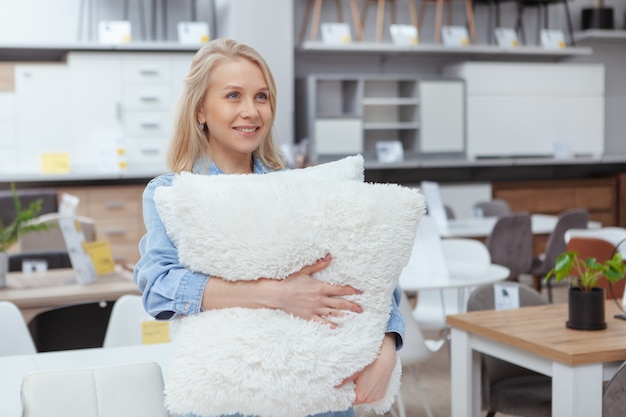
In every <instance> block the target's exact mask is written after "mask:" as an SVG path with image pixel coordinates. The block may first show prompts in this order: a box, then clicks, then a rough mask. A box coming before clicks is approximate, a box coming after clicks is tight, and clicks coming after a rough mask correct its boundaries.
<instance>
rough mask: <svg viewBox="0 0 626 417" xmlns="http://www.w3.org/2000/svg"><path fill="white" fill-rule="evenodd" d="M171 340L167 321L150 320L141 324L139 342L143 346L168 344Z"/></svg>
mask: <svg viewBox="0 0 626 417" xmlns="http://www.w3.org/2000/svg"><path fill="white" fill-rule="evenodd" d="M171 340H172V339H171V338H170V322H169V321H159V320H150V321H144V322H141V342H142V343H143V344H144V345H151V344H155V343H169V342H171Z"/></svg>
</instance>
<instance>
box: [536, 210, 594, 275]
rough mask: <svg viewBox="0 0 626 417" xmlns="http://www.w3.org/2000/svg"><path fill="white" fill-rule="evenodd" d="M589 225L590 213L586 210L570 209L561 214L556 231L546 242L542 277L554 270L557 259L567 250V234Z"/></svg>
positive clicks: (555, 227)
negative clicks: (569, 231) (571, 230)
mask: <svg viewBox="0 0 626 417" xmlns="http://www.w3.org/2000/svg"><path fill="white" fill-rule="evenodd" d="M588 223H589V211H587V210H586V209H569V210H565V211H563V212H561V213H560V214H559V218H558V219H557V221H556V226H554V230H553V231H552V233H550V236H549V237H548V241H547V242H546V250H545V252H544V258H543V262H542V264H541V271H540V275H545V274H547V273H548V271H550V270H551V269H552V268H554V262H555V261H556V258H557V257H558V256H559V255H560V254H562V253H563V252H565V250H566V249H567V243H566V242H565V232H567V231H568V230H570V229H584V228H586V227H587V224H588Z"/></svg>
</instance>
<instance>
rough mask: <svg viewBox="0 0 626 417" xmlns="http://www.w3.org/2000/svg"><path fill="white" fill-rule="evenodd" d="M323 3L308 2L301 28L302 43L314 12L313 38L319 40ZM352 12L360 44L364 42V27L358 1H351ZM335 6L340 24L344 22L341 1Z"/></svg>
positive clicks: (315, 0)
mask: <svg viewBox="0 0 626 417" xmlns="http://www.w3.org/2000/svg"><path fill="white" fill-rule="evenodd" d="M322 2H323V0H307V2H306V8H305V11H304V17H303V19H302V25H301V26H300V43H302V42H304V39H305V37H306V30H307V24H308V22H309V17H310V15H311V10H313V21H312V22H311V36H310V39H311V40H312V41H316V40H317V35H318V32H319V27H320V16H321V14H322ZM349 2H350V10H351V12H352V18H353V20H354V28H355V31H356V38H357V40H358V41H359V42H360V41H362V40H363V27H362V25H361V20H360V19H359V9H358V6H357V3H356V0H349ZM335 6H336V7H337V19H338V20H339V22H343V21H344V20H343V6H342V2H341V0H335Z"/></svg>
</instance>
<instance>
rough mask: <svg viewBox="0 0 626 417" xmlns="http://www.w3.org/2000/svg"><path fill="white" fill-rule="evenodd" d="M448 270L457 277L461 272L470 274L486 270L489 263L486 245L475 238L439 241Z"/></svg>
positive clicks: (489, 256) (461, 274) (489, 257)
mask: <svg viewBox="0 0 626 417" xmlns="http://www.w3.org/2000/svg"><path fill="white" fill-rule="evenodd" d="M441 247H442V249H443V255H444V258H445V260H446V265H447V267H448V272H450V275H451V276H453V277H455V278H457V277H459V278H460V277H462V276H463V273H470V274H471V275H476V274H480V273H481V272H484V271H486V270H487V269H488V268H489V265H491V255H490V254H489V249H488V248H487V246H486V245H485V244H484V243H483V242H481V241H480V240H477V239H465V238H449V239H443V240H442V241H441Z"/></svg>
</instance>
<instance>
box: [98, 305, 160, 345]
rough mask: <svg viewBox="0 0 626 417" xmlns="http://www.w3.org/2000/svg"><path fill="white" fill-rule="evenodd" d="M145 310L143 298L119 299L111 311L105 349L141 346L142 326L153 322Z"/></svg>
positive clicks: (105, 337)
mask: <svg viewBox="0 0 626 417" xmlns="http://www.w3.org/2000/svg"><path fill="white" fill-rule="evenodd" d="M153 320H154V318H153V317H152V316H150V315H149V314H148V313H147V312H146V311H145V309H144V307H143V303H142V300H141V296H139V295H134V294H126V295H123V296H121V297H120V298H118V300H117V301H116V302H115V304H114V305H113V309H112V310H111V317H110V318H109V323H108V325H107V329H106V333H105V335H104V342H103V345H102V346H103V347H105V348H110V347H116V346H131V345H141V344H142V343H143V337H142V335H143V331H142V324H143V323H144V322H146V321H153Z"/></svg>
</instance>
